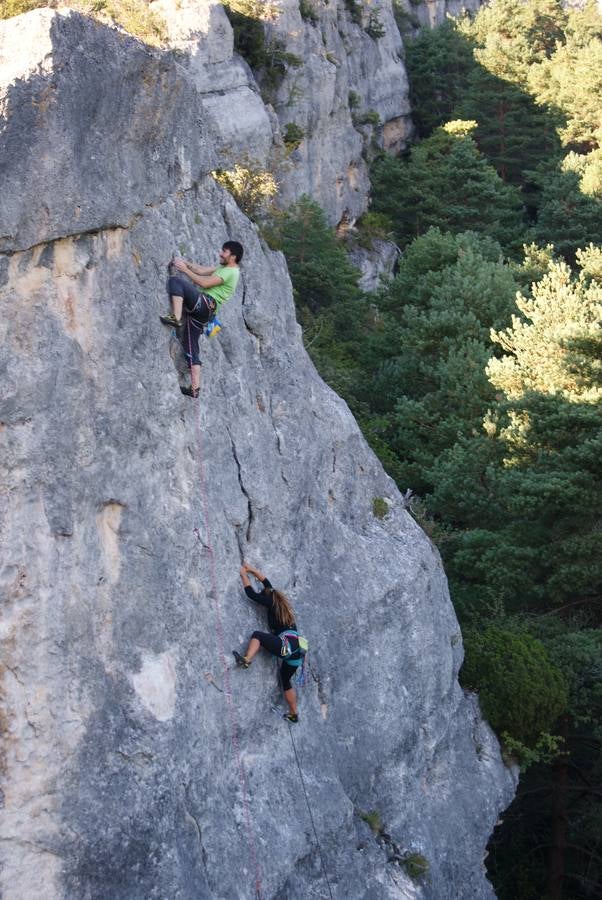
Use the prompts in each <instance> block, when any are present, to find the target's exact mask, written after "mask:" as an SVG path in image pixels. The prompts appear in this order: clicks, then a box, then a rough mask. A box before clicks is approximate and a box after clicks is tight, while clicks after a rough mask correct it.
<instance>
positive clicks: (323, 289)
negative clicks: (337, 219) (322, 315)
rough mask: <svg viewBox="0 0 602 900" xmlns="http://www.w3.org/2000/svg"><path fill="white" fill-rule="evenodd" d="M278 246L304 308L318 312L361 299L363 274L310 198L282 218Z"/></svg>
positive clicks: (277, 233)
mask: <svg viewBox="0 0 602 900" xmlns="http://www.w3.org/2000/svg"><path fill="white" fill-rule="evenodd" d="M272 240H273V242H274V244H275V245H276V246H277V247H278V248H279V249H281V250H282V251H283V253H284V255H285V256H286V261H287V263H288V268H289V272H290V276H291V280H292V282H293V290H294V294H295V300H296V302H297V304H298V306H299V307H300V308H304V307H306V308H308V309H309V310H310V311H311V312H314V313H315V312H316V311H318V310H320V309H322V308H324V307H327V306H331V305H335V304H337V303H343V302H346V301H349V300H352V299H354V298H356V297H357V296H358V295H359V289H358V286H357V283H358V278H359V272H358V270H357V269H356V268H355V267H354V266H352V265H351V263H350V262H349V259H348V257H347V254H346V252H345V250H344V248H343V247H342V246H341V244H340V242H339V241H337V239H336V237H335V234H334V231H333V229H332V228H330V227H329V226H328V224H327V222H326V217H325V216H324V213H323V212H322V210H321V209H320V207H319V206H318V204H317V203H315V202H314V201H313V200H311V199H310V198H309V197H308V196H307V195H304V196H303V197H301V198H300V199H299V200H298V201H297V203H295V204H294V205H293V206H291V207H290V209H289V210H288V211H287V212H286V213H285V214H284V215H283V216H282V218H281V220H280V221H279V223H278V225H277V227H276V229H275V233H274V234H273V235H272Z"/></svg>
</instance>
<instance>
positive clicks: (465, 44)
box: [394, 4, 477, 137]
mask: <svg viewBox="0 0 602 900" xmlns="http://www.w3.org/2000/svg"><path fill="white" fill-rule="evenodd" d="M397 10H401V11H403V13H404V21H405V16H407V13H405V10H404V8H403V7H402V6H401V4H398V5H396V6H395V7H394V12H395V16H396V18H397V17H398V15H399V13H398V12H397ZM398 24H399V23H398ZM406 67H407V70H408V77H409V81H410V100H411V103H412V117H413V119H414V122H415V124H416V128H417V130H418V134H419V136H420V137H428V136H429V135H430V134H432V132H433V131H434V130H435V129H436V128H438V127H439V126H440V125H443V124H444V123H445V122H449V121H450V120H451V119H454V118H455V117H456V116H455V112H456V108H457V106H458V104H459V102H460V100H461V99H462V98H463V97H464V96H465V95H466V91H467V85H468V76H469V73H470V72H471V71H473V70H474V69H475V68H476V66H475V62H474V58H473V53H472V45H471V43H470V42H469V41H468V40H467V39H466V38H465V37H464V36H463V35H462V34H461V33H460V32H459V30H458V28H457V25H456V24H455V23H454V22H453V20H451V19H447V20H446V21H445V22H444V24H443V25H441V26H440V27H439V28H433V29H430V28H425V29H423V30H422V31H421V32H420V33H419V35H418V36H417V37H416V38H415V39H414V40H412V41H408V43H407V45H406ZM467 118H469V119H476V118H477V115H476V110H475V111H474V112H473V113H472V114H471V115H468V116H467Z"/></svg>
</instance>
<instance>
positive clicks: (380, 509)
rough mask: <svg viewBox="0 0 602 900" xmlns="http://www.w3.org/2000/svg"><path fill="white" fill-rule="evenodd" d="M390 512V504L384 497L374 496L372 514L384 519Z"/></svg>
mask: <svg viewBox="0 0 602 900" xmlns="http://www.w3.org/2000/svg"><path fill="white" fill-rule="evenodd" d="M388 512H389V504H388V503H387V501H386V500H385V499H384V498H383V497H373V498H372V515H373V516H374V518H375V519H384V518H385V516H386V515H387V513H388Z"/></svg>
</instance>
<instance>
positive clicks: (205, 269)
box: [172, 256, 217, 275]
mask: <svg viewBox="0 0 602 900" xmlns="http://www.w3.org/2000/svg"><path fill="white" fill-rule="evenodd" d="M172 261H173V264H174V266H175V267H176V269H179V268H180V266H179V265H178V263H184V265H185V266H186V268H187V269H188V270H190V271H191V272H194V274H195V275H213V273H214V272H215V270H216V269H217V266H199V265H197V264H196V263H193V262H188V260H187V259H184V258H183V257H181V256H174V258H173V260H172ZM180 271H183V270H182V269H180Z"/></svg>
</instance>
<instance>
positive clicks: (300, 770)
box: [288, 725, 334, 900]
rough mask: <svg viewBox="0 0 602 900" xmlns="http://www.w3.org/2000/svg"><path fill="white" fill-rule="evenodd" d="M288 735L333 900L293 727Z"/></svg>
mask: <svg viewBox="0 0 602 900" xmlns="http://www.w3.org/2000/svg"><path fill="white" fill-rule="evenodd" d="M288 733H289V735H290V739H291V744H292V745H293V753H294V754H295V761H296V763H297V768H298V769H299V778H300V779H301V787H302V788H303V793H304V795H305V802H306V803H307V811H308V813H309V818H310V819H311V827H312V828H313V830H314V837H315V839H316V846H317V848H318V853H319V854H320V862H321V864H322V872H323V874H324V880H325V881H326V887H327V888H328V895H329V897H330V900H334V898H333V896H332V890H331V888H330V881H329V880H328V874H327V872H326V866H325V865H324V857H323V856H322V847H321V846H320V839H319V837H318V832H317V830H316V823H315V822H314V817H313V815H312V811H311V806H310V803H309V797H308V796H307V791H306V789H305V780H304V778H303V771H302V769H301V763H300V762H299V757H298V755H297V748H296V747H295V740H294V738H293V725H289V726H288Z"/></svg>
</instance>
